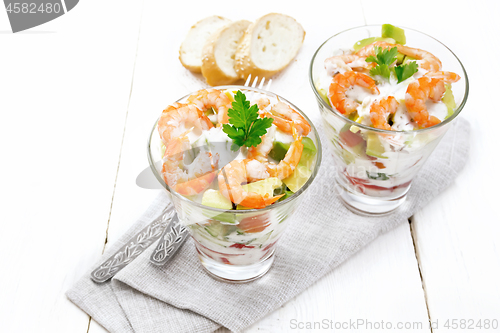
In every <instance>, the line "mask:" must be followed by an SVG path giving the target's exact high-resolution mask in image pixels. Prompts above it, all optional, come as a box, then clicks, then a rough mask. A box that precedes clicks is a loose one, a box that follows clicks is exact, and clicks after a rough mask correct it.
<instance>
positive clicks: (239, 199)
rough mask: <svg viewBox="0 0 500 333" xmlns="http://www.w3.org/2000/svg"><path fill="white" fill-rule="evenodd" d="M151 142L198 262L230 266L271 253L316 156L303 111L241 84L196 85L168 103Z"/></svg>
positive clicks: (317, 159)
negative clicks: (185, 94)
mask: <svg viewBox="0 0 500 333" xmlns="http://www.w3.org/2000/svg"><path fill="white" fill-rule="evenodd" d="M149 148H150V149H149V158H150V163H151V165H152V167H153V171H154V172H155V175H156V176H157V178H159V179H160V180H161V181H163V182H164V183H165V184H166V185H167V188H168V190H169V191H170V193H171V194H172V199H173V202H174V204H175V206H176V210H177V212H178V215H179V218H180V221H181V222H182V223H183V224H185V225H186V226H187V227H188V229H189V230H190V233H191V236H192V237H193V239H194V240H195V244H196V248H197V250H198V253H199V254H200V258H201V259H202V263H204V261H206V260H209V261H210V260H211V261H214V262H217V263H220V264H225V265H235V266H238V265H241V266H244V265H252V264H255V263H258V262H261V261H265V260H266V259H268V258H269V257H270V256H272V254H273V252H274V249H275V246H276V241H277V240H278V239H279V237H280V236H281V234H282V232H283V230H284V228H285V226H286V219H287V218H288V217H289V216H290V215H291V214H292V213H293V212H294V211H295V209H296V207H297V204H298V200H299V198H300V197H301V196H300V194H301V193H302V192H303V191H304V190H305V189H306V188H307V187H308V186H309V184H310V183H311V182H312V180H313V178H314V176H315V175H316V172H317V166H319V163H320V158H321V154H320V153H319V148H320V143H319V138H318V135H317V133H316V131H315V129H314V127H313V126H312V124H311V123H310V121H309V120H308V119H307V117H306V116H305V115H304V114H303V113H302V112H300V111H299V110H298V109H297V108H296V107H295V106H293V105H292V104H290V103H289V102H287V101H286V100H285V99H283V98H280V97H278V96H276V95H274V94H272V93H268V92H264V91H261V90H259V89H254V88H248V87H239V86H228V87H221V88H219V89H210V90H200V91H198V92H195V93H193V94H191V95H189V96H187V97H185V98H183V99H181V100H180V101H179V102H178V103H174V104H173V105H171V106H169V107H167V108H166V109H165V110H164V111H163V113H162V115H161V117H160V118H159V120H158V123H157V126H155V129H154V130H153V132H152V134H151V138H150V147H149Z"/></svg>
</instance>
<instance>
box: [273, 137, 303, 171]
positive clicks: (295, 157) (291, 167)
mask: <svg viewBox="0 0 500 333" xmlns="http://www.w3.org/2000/svg"><path fill="white" fill-rule="evenodd" d="M292 130H293V138H294V141H293V142H292V144H291V145H290V148H288V151H287V152H286V154H285V157H284V158H283V159H282V160H281V161H280V162H279V163H278V164H277V165H276V164H274V163H268V164H267V170H268V172H269V174H270V175H271V177H278V178H279V179H285V178H288V177H290V176H291V175H292V174H293V172H294V171H295V168H296V167H297V164H299V161H300V158H301V157H302V150H303V149H304V145H303V144H302V136H300V135H299V133H298V131H297V130H296V129H295V127H292Z"/></svg>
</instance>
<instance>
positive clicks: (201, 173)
mask: <svg viewBox="0 0 500 333" xmlns="http://www.w3.org/2000/svg"><path fill="white" fill-rule="evenodd" d="M189 149H191V145H190V144H189V139H188V138H187V136H186V135H184V136H181V137H178V138H174V139H172V140H171V141H170V142H169V144H168V145H167V148H166V150H165V154H164V157H163V160H164V162H163V169H162V175H163V179H164V180H165V182H166V183H167V184H168V186H170V187H171V188H173V189H174V190H175V191H176V192H178V193H179V194H182V195H195V194H198V193H200V192H202V191H203V190H205V189H206V188H208V186H209V185H210V184H211V183H212V181H213V180H214V178H215V176H216V171H215V168H216V164H217V162H218V156H216V157H215V158H212V154H211V153H210V152H201V153H200V154H199V155H198V156H197V157H196V158H195V159H194V161H193V162H192V163H191V165H183V164H184V152H185V151H187V150H189ZM182 166H184V167H186V169H188V170H183V168H182Z"/></svg>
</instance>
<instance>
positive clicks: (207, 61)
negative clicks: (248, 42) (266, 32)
mask: <svg viewBox="0 0 500 333" xmlns="http://www.w3.org/2000/svg"><path fill="white" fill-rule="evenodd" d="M250 24H251V22H250V21H247V20H240V21H236V22H233V23H230V24H227V25H225V26H223V27H222V28H220V29H219V30H217V31H216V32H215V33H213V34H212V35H211V36H210V37H209V38H208V40H207V42H206V44H205V46H204V47H203V51H202V65H201V73H202V74H203V76H204V77H205V79H206V80H207V83H208V84H209V85H211V86H219V85H225V84H231V83H234V82H236V81H238V80H239V79H240V77H239V75H238V74H237V73H236V71H235V70H234V53H235V52H236V48H237V47H238V45H239V42H240V40H241V38H242V37H243V35H244V34H245V31H246V29H247V28H248V26H249V25H250Z"/></svg>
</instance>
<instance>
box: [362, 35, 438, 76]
mask: <svg viewBox="0 0 500 333" xmlns="http://www.w3.org/2000/svg"><path fill="white" fill-rule="evenodd" d="M375 46H378V47H381V48H383V49H386V48H389V47H391V48H392V47H397V48H398V52H399V53H402V54H404V55H407V56H409V57H412V58H415V59H417V64H418V65H419V66H420V67H422V68H423V69H425V70H427V71H429V72H436V71H439V70H441V61H440V60H439V58H438V57H436V56H435V55H433V54H432V53H430V52H427V51H424V50H421V49H417V48H414V47H408V46H404V45H400V44H391V43H387V42H381V41H378V42H373V43H371V44H369V45H367V46H365V47H363V48H362V49H360V50H359V51H358V52H356V55H358V56H360V57H365V58H366V57H369V56H375Z"/></svg>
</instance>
